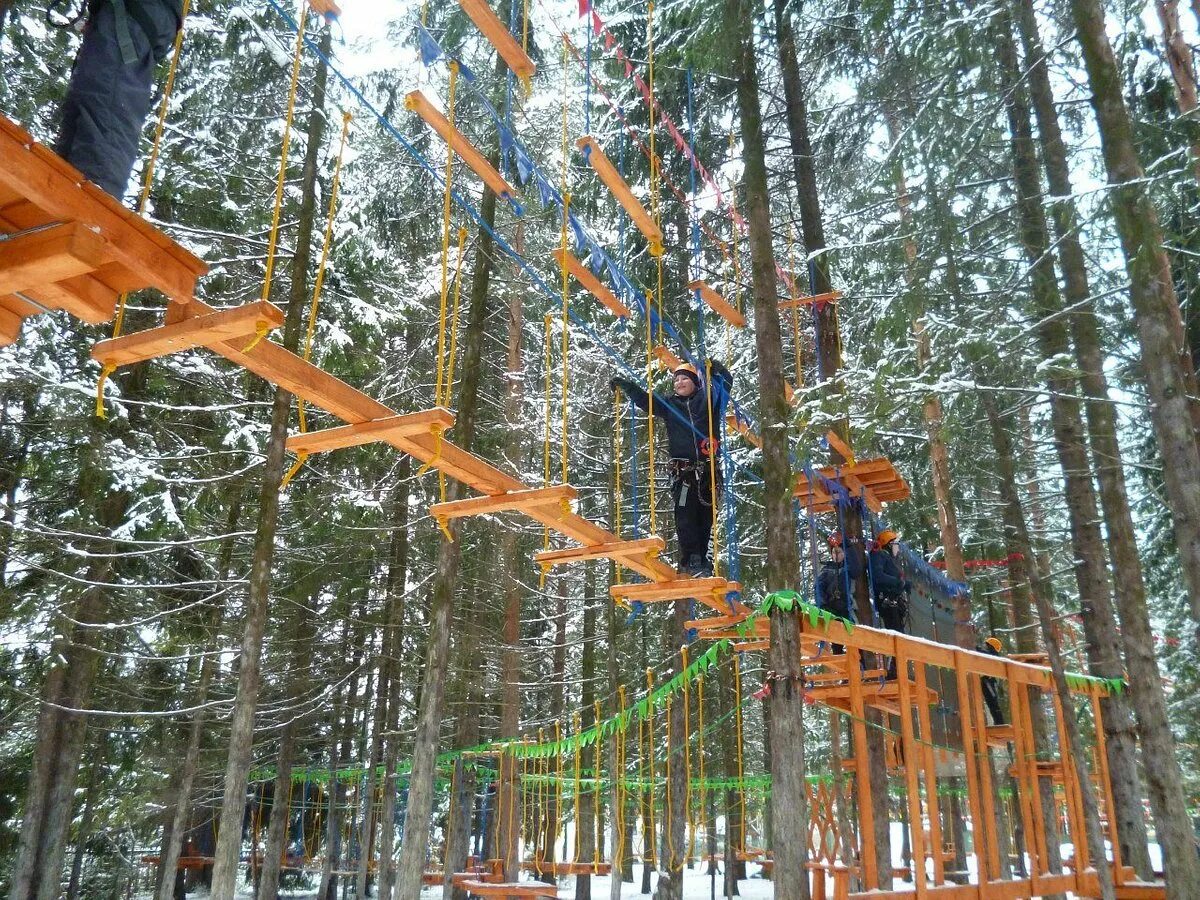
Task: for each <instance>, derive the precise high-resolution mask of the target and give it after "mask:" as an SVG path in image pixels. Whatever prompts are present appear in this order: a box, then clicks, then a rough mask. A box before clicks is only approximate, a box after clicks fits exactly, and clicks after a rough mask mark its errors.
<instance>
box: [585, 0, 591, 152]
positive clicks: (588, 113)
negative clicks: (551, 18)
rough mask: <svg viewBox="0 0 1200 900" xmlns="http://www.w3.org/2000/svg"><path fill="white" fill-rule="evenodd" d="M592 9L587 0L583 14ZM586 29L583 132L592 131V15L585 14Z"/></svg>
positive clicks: (589, 0)
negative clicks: (585, 92) (585, 86)
mask: <svg viewBox="0 0 1200 900" xmlns="http://www.w3.org/2000/svg"><path fill="white" fill-rule="evenodd" d="M591 11H592V2H591V0H588V4H587V10H585V15H586V14H587V13H590V12H591ZM583 27H584V28H585V29H587V98H586V100H585V101H584V104H583V121H584V126H583V133H584V134H591V133H592V17H591V16H587V21H586V22H584V26H583Z"/></svg>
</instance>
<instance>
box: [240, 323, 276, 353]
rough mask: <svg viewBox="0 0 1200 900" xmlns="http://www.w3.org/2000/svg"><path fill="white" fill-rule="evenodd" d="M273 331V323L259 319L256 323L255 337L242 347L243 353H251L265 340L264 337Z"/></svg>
mask: <svg viewBox="0 0 1200 900" xmlns="http://www.w3.org/2000/svg"><path fill="white" fill-rule="evenodd" d="M270 333H271V323H270V322H267V321H265V320H263V319H259V320H258V321H257V322H255V323H254V337H252V338H251V339H250V343H248V344H247V345H246V346H245V347H243V348H242V352H243V353H249V352H250V351H251V350H253V349H254V348H255V347H257V346H258V345H259V344H261V343H262V342H263V339H264V338H265V337H266V336H267V335H268V334H270Z"/></svg>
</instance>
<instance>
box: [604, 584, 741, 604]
mask: <svg viewBox="0 0 1200 900" xmlns="http://www.w3.org/2000/svg"><path fill="white" fill-rule="evenodd" d="M740 590H741V585H739V584H738V583H737V582H736V581H726V580H725V579H724V578H678V579H675V580H673V581H657V582H654V581H652V582H647V583H644V584H618V585H616V586H615V587H613V588H612V596H613V597H614V599H617V600H638V601H640V602H642V603H654V602H657V601H661V600H686V599H687V598H689V597H694V598H696V599H697V600H700V599H707V598H708V597H710V596H712V594H713V593H714V592H717V593H721V594H728V593H733V592H734V591H740Z"/></svg>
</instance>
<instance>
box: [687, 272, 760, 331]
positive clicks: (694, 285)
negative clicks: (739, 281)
mask: <svg viewBox="0 0 1200 900" xmlns="http://www.w3.org/2000/svg"><path fill="white" fill-rule="evenodd" d="M688 290H689V291H699V292H700V299H701V300H703V301H704V302H705V303H706V304H707V305H708V308H709V309H711V310H712V311H713V312H715V313H716V314H717V315H718V316H720V317H721V318H722V319H724V320H725V321H726V322H728V323H729V324H730V325H732V326H733V327H734V328H745V327H746V317H745V316H744V315H742V314H741V313H740V312H738V311H737V310H736V309H734V307H733V304H732V303H730V302H729V301H728V300H726V299H725V298H724V297H722V296H721V295H720V294H718V293H717V292H716V290H714V289H713V288H712V287H711V286H710V285H709V283H708V282H707V281H692V282H690V283H689V284H688Z"/></svg>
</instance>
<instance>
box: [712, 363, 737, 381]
mask: <svg viewBox="0 0 1200 900" xmlns="http://www.w3.org/2000/svg"><path fill="white" fill-rule="evenodd" d="M708 366H709V370H710V371H711V372H712V373H713V377H714V378H720V379H721V380H722V381H733V373H732V372H730V371H729V369H728V368H726V367H725V364H724V363H723V362H719V361H717V360H715V359H710V360H709V361H708Z"/></svg>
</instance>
